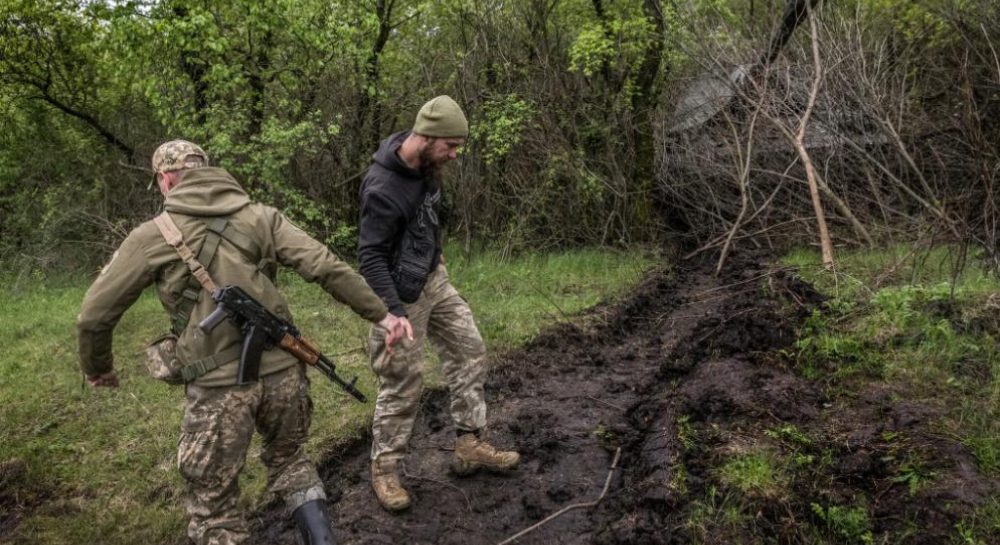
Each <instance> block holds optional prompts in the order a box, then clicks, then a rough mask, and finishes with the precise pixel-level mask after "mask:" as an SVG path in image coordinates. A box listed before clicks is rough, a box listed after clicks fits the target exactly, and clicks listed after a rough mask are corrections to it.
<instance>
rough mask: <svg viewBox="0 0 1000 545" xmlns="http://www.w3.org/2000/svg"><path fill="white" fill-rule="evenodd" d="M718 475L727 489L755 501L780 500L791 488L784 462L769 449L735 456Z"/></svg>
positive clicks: (722, 467) (723, 466) (721, 468)
mask: <svg viewBox="0 0 1000 545" xmlns="http://www.w3.org/2000/svg"><path fill="white" fill-rule="evenodd" d="M718 473H719V480H720V481H721V482H722V483H723V484H724V485H726V486H729V487H731V488H735V489H736V490H739V491H740V492H742V493H743V494H745V495H748V496H753V497H764V498H779V497H781V496H782V495H783V494H784V492H785V491H786V487H787V485H788V476H787V474H786V473H785V470H784V468H783V462H782V461H781V460H779V459H778V457H777V456H776V455H775V454H774V453H772V452H771V451H769V450H766V449H758V450H754V451H751V452H747V453H744V454H739V455H736V456H732V457H730V458H729V459H728V460H727V461H726V463H724V464H723V465H722V466H721V467H720V468H719V470H718Z"/></svg>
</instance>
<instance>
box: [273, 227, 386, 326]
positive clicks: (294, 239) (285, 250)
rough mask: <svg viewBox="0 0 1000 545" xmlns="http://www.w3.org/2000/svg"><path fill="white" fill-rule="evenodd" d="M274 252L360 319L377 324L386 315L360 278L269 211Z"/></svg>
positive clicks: (345, 265)
mask: <svg viewBox="0 0 1000 545" xmlns="http://www.w3.org/2000/svg"><path fill="white" fill-rule="evenodd" d="M270 211H271V213H272V214H273V216H272V218H271V219H272V226H273V228H272V232H273V235H274V248H275V253H276V254H277V257H278V262H279V263H281V264H282V265H284V266H286V267H290V268H292V269H294V270H295V272H297V273H299V275H300V276H302V278H305V279H306V280H307V281H309V282H315V283H317V284H319V285H320V286H322V287H323V289H324V290H326V292H327V293H329V294H330V295H331V296H332V297H333V298H334V299H336V300H337V301H340V302H341V303H344V304H345V305H347V306H349V307H351V309H352V310H353V311H354V312H355V313H357V314H358V315H359V316H361V317H362V318H364V319H366V320H368V321H370V322H378V321H380V320H381V319H382V318H385V315H386V314H387V313H388V312H389V310H388V309H387V308H386V306H385V303H384V302H383V301H382V300H381V299H379V297H378V295H375V292H374V291H372V289H371V287H370V286H369V285H368V283H367V282H365V279H364V277H362V276H361V275H360V274H358V273H357V272H356V271H355V270H354V269H352V268H351V266H350V265H348V264H347V263H345V262H343V261H342V260H340V258H338V257H337V256H336V255H334V254H333V252H331V251H330V250H329V249H328V248H327V247H326V246H324V245H323V244H321V243H320V242H319V241H318V240H316V239H314V238H312V237H311V236H309V235H308V234H306V233H305V232H304V231H303V230H302V229H299V228H298V227H297V226H296V225H295V224H293V223H292V222H290V221H288V219H286V218H285V216H284V215H282V214H281V213H280V212H278V211H277V210H274V209H270Z"/></svg>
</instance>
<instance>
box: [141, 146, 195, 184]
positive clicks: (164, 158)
mask: <svg viewBox="0 0 1000 545" xmlns="http://www.w3.org/2000/svg"><path fill="white" fill-rule="evenodd" d="M192 156H195V157H197V159H194V157H192ZM202 166H208V154H207V153H205V150H203V149H201V148H200V147H199V146H198V145H197V144H194V143H192V142H188V141H187V140H171V141H169V142H165V143H163V144H160V147H158V148H156V151H155V152H153V184H155V183H156V174H158V173H160V172H170V171H173V170H183V169H185V168H197V167H202ZM153 184H150V187H152V185H153Z"/></svg>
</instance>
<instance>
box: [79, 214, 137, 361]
mask: <svg viewBox="0 0 1000 545" xmlns="http://www.w3.org/2000/svg"><path fill="white" fill-rule="evenodd" d="M152 283H153V274H152V272H151V271H150V270H149V265H148V260H147V259H146V255H145V253H144V252H143V249H142V245H141V244H140V243H139V240H138V237H136V236H135V232H134V231H133V232H132V233H131V234H129V236H128V238H126V239H125V241H124V242H122V245H121V246H120V247H119V248H118V250H117V251H115V253H114V255H112V256H111V260H110V261H108V263H107V265H105V266H104V268H103V269H101V274H99V275H98V276H97V279H96V280H94V283H93V284H91V286H90V289H88V290H87V294H86V295H85V296H84V297H83V304H82V305H81V307H80V314H79V315H78V316H77V318H76V332H77V339H78V341H79V355H80V367H81V368H82V369H83V372H84V373H86V374H87V375H88V376H93V375H97V374H101V373H107V372H109V371H111V370H112V369H113V368H114V357H113V356H112V353H111V339H112V331H113V330H114V328H115V326H116V325H117V324H118V321H119V320H120V319H121V317H122V315H123V314H125V311H126V310H128V308H129V307H130V306H132V304H133V303H135V300H136V299H138V298H139V295H141V294H142V290H143V289H145V288H146V286H148V285H150V284H152Z"/></svg>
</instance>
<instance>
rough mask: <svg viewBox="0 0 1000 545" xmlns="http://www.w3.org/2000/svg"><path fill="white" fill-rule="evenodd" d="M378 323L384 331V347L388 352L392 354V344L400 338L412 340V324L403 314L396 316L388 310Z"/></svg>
mask: <svg viewBox="0 0 1000 545" xmlns="http://www.w3.org/2000/svg"><path fill="white" fill-rule="evenodd" d="M378 325H379V326H381V327H382V328H383V329H385V331H386V333H385V348H386V350H387V351H388V352H389V353H390V354H392V346H393V345H394V344H396V343H397V342H399V340H400V339H403V338H405V339H407V340H409V341H412V340H413V326H412V325H411V324H410V320H408V319H407V318H406V317H405V316H402V317H400V316H396V315H395V314H392V313H391V312H390V313H389V314H386V315H385V318H382V321H380V322H379V323H378Z"/></svg>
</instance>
